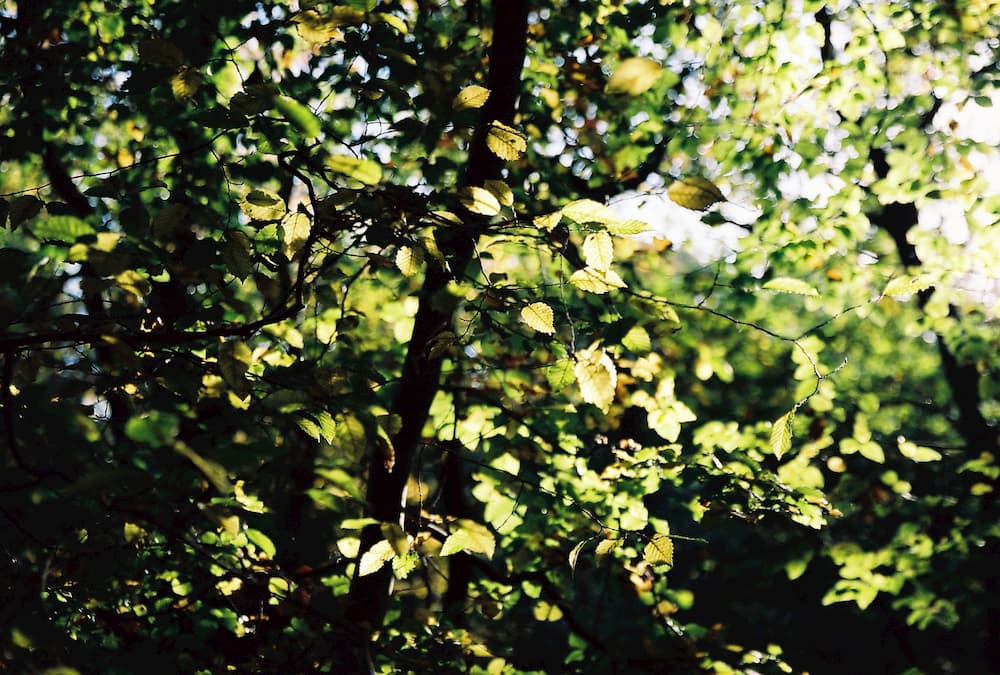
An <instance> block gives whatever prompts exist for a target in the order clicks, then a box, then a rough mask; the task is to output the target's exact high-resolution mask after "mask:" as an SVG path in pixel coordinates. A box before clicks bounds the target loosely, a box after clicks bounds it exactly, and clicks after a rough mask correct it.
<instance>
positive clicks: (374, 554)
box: [358, 539, 396, 577]
mask: <svg viewBox="0 0 1000 675" xmlns="http://www.w3.org/2000/svg"><path fill="white" fill-rule="evenodd" d="M395 557H396V552H395V551H394V550H393V548H392V544H390V543H389V542H387V541H386V540H385V539H383V540H382V541H379V542H377V543H376V544H375V545H374V546H372V547H371V548H370V549H368V550H367V551H365V552H364V554H363V555H362V556H361V561H360V562H359V563H358V576H359V577H365V576H368V575H369V574H375V572H378V571H379V570H380V569H382V566H383V565H385V564H386V563H387V562H389V561H390V560H392V559H393V558H395Z"/></svg>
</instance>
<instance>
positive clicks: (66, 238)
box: [11, 216, 96, 243]
mask: <svg viewBox="0 0 1000 675" xmlns="http://www.w3.org/2000/svg"><path fill="white" fill-rule="evenodd" d="M11 220H12V221H13V216H12V217H11ZM30 230H31V233H32V234H33V235H35V236H36V237H37V238H39V239H41V240H43V241H62V242H66V243H72V242H74V241H76V240H77V239H79V238H80V237H84V236H87V235H90V234H95V233H96V230H95V229H94V228H93V226H91V224H90V223H88V222H86V221H83V220H80V219H79V218H77V217H76V216H49V217H48V218H44V219H42V220H40V221H38V222H37V223H35V224H34V225H32V226H31V227H30Z"/></svg>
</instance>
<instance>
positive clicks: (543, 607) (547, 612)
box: [534, 600, 563, 621]
mask: <svg viewBox="0 0 1000 675" xmlns="http://www.w3.org/2000/svg"><path fill="white" fill-rule="evenodd" d="M534 615H535V621H558V620H559V619H561V618H562V617H563V613H562V610H561V609H559V607H558V605H553V604H550V603H548V602H545V601H544V600H539V601H538V604H536V605H535V609H534Z"/></svg>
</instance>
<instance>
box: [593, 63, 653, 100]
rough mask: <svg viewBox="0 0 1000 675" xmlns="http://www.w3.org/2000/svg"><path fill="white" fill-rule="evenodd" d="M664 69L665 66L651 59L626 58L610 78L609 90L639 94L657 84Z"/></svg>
mask: <svg viewBox="0 0 1000 675" xmlns="http://www.w3.org/2000/svg"><path fill="white" fill-rule="evenodd" d="M662 71H663V66H661V65H660V64H659V63H657V62H656V61H653V60H651V59H644V58H631V59H625V60H624V61H622V62H621V64H619V66H618V67H617V68H615V72H614V73H612V74H611V77H610V78H609V79H608V84H607V92H608V93H609V94H627V95H628V96H638V95H639V94H642V93H644V92H646V91H647V90H648V89H649V88H650V87H652V86H653V85H654V84H656V81H657V80H658V79H660V73H661V72H662Z"/></svg>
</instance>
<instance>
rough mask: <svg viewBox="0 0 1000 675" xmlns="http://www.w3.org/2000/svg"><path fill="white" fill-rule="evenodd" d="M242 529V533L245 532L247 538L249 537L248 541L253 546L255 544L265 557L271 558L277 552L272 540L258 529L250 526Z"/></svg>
mask: <svg viewBox="0 0 1000 675" xmlns="http://www.w3.org/2000/svg"><path fill="white" fill-rule="evenodd" d="M243 531H244V533H246V535H247V539H249V540H250V542H251V543H252V544H253V545H254V546H256V547H257V548H258V550H260V552H261V553H263V554H264V556H265V557H266V558H273V557H274V554H275V553H277V552H278V549H277V547H276V546H275V545H274V542H273V541H271V538H270V537H268V536H267V535H266V534H264V533H263V532H261V531H260V530H255V529H253V528H252V527H248V528H247V529H245V530H243Z"/></svg>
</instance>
